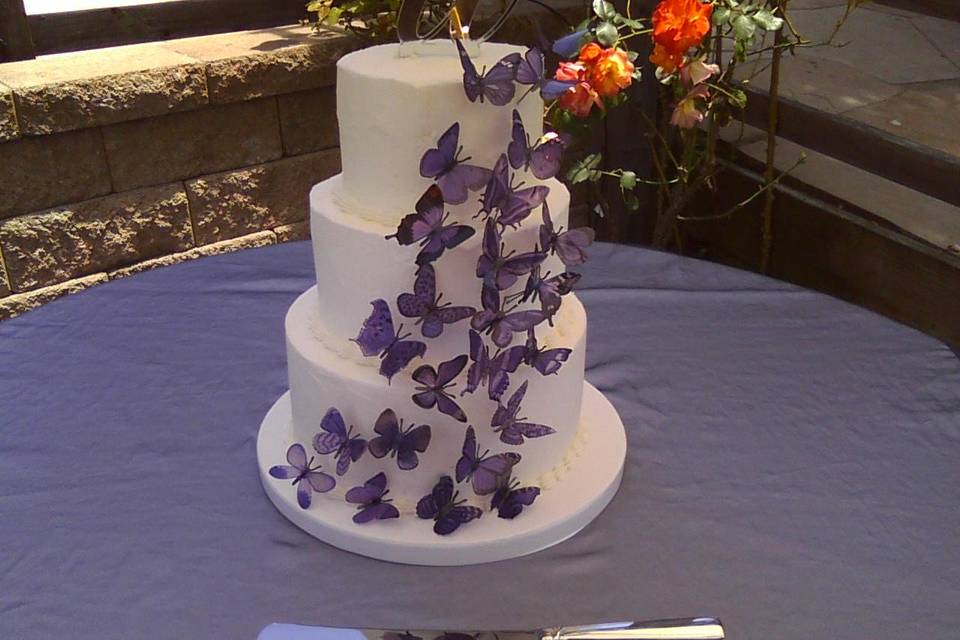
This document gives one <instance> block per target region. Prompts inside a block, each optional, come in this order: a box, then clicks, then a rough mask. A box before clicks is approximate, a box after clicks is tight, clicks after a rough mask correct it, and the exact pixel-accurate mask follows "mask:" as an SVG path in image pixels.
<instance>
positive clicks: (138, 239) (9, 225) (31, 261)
mask: <svg viewBox="0 0 960 640" xmlns="http://www.w3.org/2000/svg"><path fill="white" fill-rule="evenodd" d="M191 246H193V237H192V235H191V229H190V211H189V209H188V205H187V194H186V193H185V192H184V190H183V186H182V185H181V184H173V185H165V186H161V187H151V188H147V189H140V190H137V191H132V192H127V193H119V194H115V195H110V196H105V197H103V198H96V199H94V200H87V201H84V202H78V203H76V204H71V205H65V206H62V207H58V208H54V209H49V210H47V211H41V212H37V213H33V214H29V215H25V216H20V217H17V218H10V219H8V220H5V221H3V222H2V223H0V247H2V248H3V255H4V257H5V259H6V265H7V270H8V275H9V278H10V284H11V287H12V289H13V290H14V291H16V292H18V293H19V292H24V291H29V290H32V289H37V288H39V287H45V286H49V285H52V284H56V283H58V282H63V281H65V280H70V279H72V278H77V277H80V276H84V275H87V274H89V273H95V272H99V271H107V270H109V269H114V268H116V267H118V266H121V265H126V264H130V263H131V262H137V261H140V260H144V259H147V258H153V257H156V256H158V255H162V254H165V253H174V252H178V251H183V250H185V249H188V248H190V247H191Z"/></svg>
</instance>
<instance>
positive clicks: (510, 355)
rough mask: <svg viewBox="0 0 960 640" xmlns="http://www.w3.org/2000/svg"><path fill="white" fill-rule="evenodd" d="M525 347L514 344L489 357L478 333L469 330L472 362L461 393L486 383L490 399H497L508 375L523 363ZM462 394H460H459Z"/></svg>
mask: <svg viewBox="0 0 960 640" xmlns="http://www.w3.org/2000/svg"><path fill="white" fill-rule="evenodd" d="M526 351H527V349H526V347H525V346H523V345H516V346H513V347H510V348H508V349H502V350H500V351H499V352H498V353H497V354H496V355H495V356H493V357H492V358H491V357H490V349H489V347H487V345H486V344H484V343H483V338H481V337H480V334H479V333H477V332H476V331H474V330H473V329H471V330H470V359H471V360H473V363H472V364H471V365H470V368H469V369H467V385H466V388H465V389H464V391H463V393H473V392H474V391H476V389H477V387H479V386H480V385H481V384H484V383H486V385H487V395H488V396H489V397H490V399H491V400H499V399H500V396H502V395H503V392H504V391H506V390H507V387H509V386H510V375H509V374H511V373H513V372H514V371H516V370H517V367H519V366H520V365H521V364H522V363H523V358H524V355H525V354H526ZM461 395H462V394H461Z"/></svg>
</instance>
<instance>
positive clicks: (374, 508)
mask: <svg viewBox="0 0 960 640" xmlns="http://www.w3.org/2000/svg"><path fill="white" fill-rule="evenodd" d="M388 493H390V491H389V490H387V476H386V475H384V473H383V472H382V471H381V472H380V473H378V474H377V475H375V476H373V477H372V478H370V479H369V480H367V481H366V482H364V483H363V486H362V487H354V488H352V489H350V490H349V491H347V496H346V498H347V502H349V503H350V504H355V505H357V513H355V514H354V515H353V521H354V522H356V523H357V524H364V523H367V522H371V521H373V520H389V519H391V518H399V517H400V512H399V511H398V510H397V508H396V507H395V506H393V505H392V504H390V500H389V499H388V498H386V495H387V494H388Z"/></svg>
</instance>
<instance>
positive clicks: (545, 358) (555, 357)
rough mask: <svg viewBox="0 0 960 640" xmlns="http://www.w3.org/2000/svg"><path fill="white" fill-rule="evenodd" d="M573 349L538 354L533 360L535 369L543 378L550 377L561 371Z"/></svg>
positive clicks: (546, 351)
mask: <svg viewBox="0 0 960 640" xmlns="http://www.w3.org/2000/svg"><path fill="white" fill-rule="evenodd" d="M572 352H573V351H572V350H571V349H545V350H543V351H539V352H537V355H536V356H535V357H534V359H533V368H534V369H536V370H537V371H539V372H540V375H542V376H549V375H550V374H553V373H556V372H557V371H559V370H560V366H561V365H562V364H563V363H564V362H566V361H567V358H569V357H570V354H571V353H572Z"/></svg>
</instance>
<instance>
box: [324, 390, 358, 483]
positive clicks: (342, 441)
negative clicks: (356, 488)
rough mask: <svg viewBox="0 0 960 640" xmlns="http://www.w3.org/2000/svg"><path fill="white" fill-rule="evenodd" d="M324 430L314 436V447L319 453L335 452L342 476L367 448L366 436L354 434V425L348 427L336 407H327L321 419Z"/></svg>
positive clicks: (339, 474)
mask: <svg viewBox="0 0 960 640" xmlns="http://www.w3.org/2000/svg"><path fill="white" fill-rule="evenodd" d="M320 428H321V429H323V431H321V432H318V433H317V435H315V436H313V448H314V450H315V451H316V452H317V453H321V454H328V453H333V454H335V455H336V458H337V475H338V476H342V475H343V474H345V473H346V472H347V469H349V468H350V463H351V462H356V461H357V460H359V459H360V456H362V455H363V452H364V451H366V449H367V441H366V439H365V438H361V437H360V436H355V435H353V427H352V426H351V427H350V428H349V429H347V425H346V423H345V422H344V421H343V416H342V415H340V412H339V411H337V410H336V409H335V408H334V407H330V408H329V409H327V413H326V415H324V416H323V420H321V421H320Z"/></svg>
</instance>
